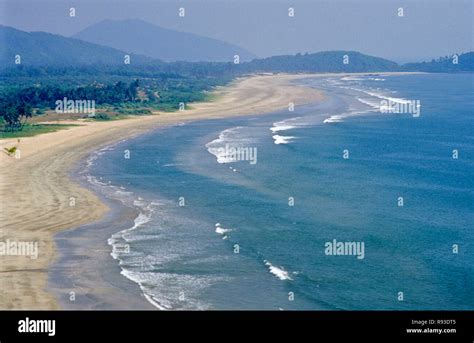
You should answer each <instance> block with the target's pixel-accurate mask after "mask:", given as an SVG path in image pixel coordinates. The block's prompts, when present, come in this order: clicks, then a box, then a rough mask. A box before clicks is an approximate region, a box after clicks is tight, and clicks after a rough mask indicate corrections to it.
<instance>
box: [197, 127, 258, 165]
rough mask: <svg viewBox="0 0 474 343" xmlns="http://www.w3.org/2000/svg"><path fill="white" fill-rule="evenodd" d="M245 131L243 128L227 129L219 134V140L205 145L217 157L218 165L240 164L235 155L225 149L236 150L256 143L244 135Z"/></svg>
mask: <svg viewBox="0 0 474 343" xmlns="http://www.w3.org/2000/svg"><path fill="white" fill-rule="evenodd" d="M244 129H245V128H244V127H242V126H236V127H233V128H230V129H225V130H223V131H221V132H220V133H219V137H218V138H216V139H214V140H212V141H210V142H209V143H207V144H206V145H205V146H206V148H207V151H208V152H209V153H210V154H212V155H214V156H215V157H216V159H217V163H219V164H225V163H234V162H238V160H237V159H236V156H235V154H231V151H229V150H228V149H225V147H226V146H231V147H236V148H237V147H246V146H249V145H250V144H252V143H253V142H254V140H253V139H251V138H248V137H245V133H242V131H243V130H244ZM229 154H230V155H229Z"/></svg>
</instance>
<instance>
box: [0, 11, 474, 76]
mask: <svg viewBox="0 0 474 343" xmlns="http://www.w3.org/2000/svg"><path fill="white" fill-rule="evenodd" d="M118 23H122V24H120V25H119V26H120V27H122V31H121V32H116V31H114V30H116V29H117V27H118V26H117V25H118ZM141 30H142V31H141ZM94 32H96V33H97V36H94ZM140 32H143V33H142V34H140ZM74 37H81V39H77V38H68V37H63V36H60V35H56V34H51V33H46V32H25V31H21V30H17V29H14V28H12V27H7V26H2V25H0V43H1V44H0V45H1V47H2V49H1V50H0V68H2V69H5V68H9V67H15V66H16V65H15V56H16V55H20V56H21V65H22V66H23V67H43V66H52V67H65V66H75V67H78V66H92V65H93V66H100V65H102V66H108V67H114V66H123V65H124V55H127V54H128V55H130V57H131V65H130V68H128V69H129V70H130V72H132V70H134V69H135V70H139V69H140V68H141V70H146V71H147V72H149V70H150V69H151V70H159V71H161V72H171V73H182V74H193V75H197V76H206V75H224V74H225V75H232V74H233V75H238V74H245V73H255V72H388V71H426V72H466V71H471V72H472V71H474V52H468V53H464V54H460V55H459V56H458V63H457V64H454V63H453V59H452V56H451V57H443V58H439V59H438V60H433V61H431V62H423V63H409V64H405V65H398V64H397V63H395V62H392V61H390V60H387V59H383V58H379V57H374V56H369V55H365V54H362V53H360V52H356V51H325V52H318V53H314V54H296V55H284V56H273V57H268V58H262V59H253V60H252V61H247V62H242V60H241V63H240V64H238V65H235V64H233V63H232V62H231V61H232V60H233V56H234V55H235V54H240V56H241V58H243V57H244V56H247V58H251V56H252V55H251V54H250V53H248V52H245V50H242V49H241V48H239V47H235V46H233V45H230V44H227V43H224V42H220V41H217V40H214V39H210V38H204V37H199V36H196V35H192V34H185V33H180V32H176V31H171V30H166V29H162V28H159V27H156V26H154V25H151V24H148V23H145V22H142V21H139V20H127V21H122V22H115V21H103V22H101V23H99V24H96V25H94V26H92V27H90V28H88V29H86V30H84V31H82V32H80V33H79V34H77V35H75V36H74ZM87 37H89V39H94V40H95V41H96V42H99V43H101V42H102V41H105V42H104V43H107V44H108V45H111V46H114V47H110V46H103V45H99V44H95V43H91V42H86V41H84V40H83V39H86V38H87ZM107 37H111V40H110V41H107V39H108V38H107ZM159 37H162V38H159ZM173 37H176V41H174V38H173ZM183 37H184V38H183ZM183 41H186V42H188V43H189V44H183ZM119 47H120V48H121V49H118V48H119ZM165 47H166V48H165ZM206 49H209V51H208V50H206ZM160 54H161V55H160ZM163 54H164V55H163ZM246 54H247V55H246ZM159 55H160V56H161V57H162V59H159V58H157V56H159ZM202 59H210V60H212V61H213V62H199V63H196V62H189V61H196V60H202ZM214 59H215V60H214ZM220 59H222V60H224V61H227V62H219V60H220ZM163 60H165V61H167V60H184V61H186V60H187V61H186V62H172V63H165V62H163ZM244 60H245V59H244Z"/></svg>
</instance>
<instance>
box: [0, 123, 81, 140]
mask: <svg viewBox="0 0 474 343" xmlns="http://www.w3.org/2000/svg"><path fill="white" fill-rule="evenodd" d="M71 126H74V125H72V124H25V126H24V127H23V130H22V131H13V132H11V131H9V132H6V131H0V139H1V138H17V137H30V136H36V135H39V134H42V133H47V132H54V131H58V130H63V129H67V128H69V127H71Z"/></svg>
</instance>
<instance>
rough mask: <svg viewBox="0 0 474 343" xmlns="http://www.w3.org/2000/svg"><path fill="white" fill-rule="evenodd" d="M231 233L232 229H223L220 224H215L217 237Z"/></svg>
mask: <svg viewBox="0 0 474 343" xmlns="http://www.w3.org/2000/svg"><path fill="white" fill-rule="evenodd" d="M231 231H232V229H226V228H223V227H222V226H221V224H220V223H217V224H216V233H218V234H219V235H224V234H226V233H227V232H231Z"/></svg>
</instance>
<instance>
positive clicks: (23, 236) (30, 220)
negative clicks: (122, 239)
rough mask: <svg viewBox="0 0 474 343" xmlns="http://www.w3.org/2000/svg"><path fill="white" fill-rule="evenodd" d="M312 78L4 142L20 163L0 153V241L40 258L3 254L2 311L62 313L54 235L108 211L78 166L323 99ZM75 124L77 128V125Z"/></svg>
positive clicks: (256, 81)
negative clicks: (160, 134)
mask: <svg viewBox="0 0 474 343" xmlns="http://www.w3.org/2000/svg"><path fill="white" fill-rule="evenodd" d="M305 77H307V75H285V74H282V75H258V76H252V77H247V78H241V79H237V80H236V81H234V82H233V83H232V84H230V85H229V86H226V87H220V88H219V89H217V90H216V91H215V100H214V101H213V102H210V103H199V104H191V109H189V110H186V111H184V112H175V113H156V114H155V115H151V116H143V117H136V118H131V119H125V120H120V121H111V122H83V123H80V124H81V125H80V126H74V127H71V128H69V129H65V130H60V131H57V132H53V133H47V134H42V135H39V136H34V137H26V138H21V139H20V142H19V143H18V141H17V139H4V140H1V141H0V147H1V149H2V151H3V149H4V148H5V147H12V146H17V147H18V149H19V150H20V151H21V155H20V156H21V157H20V158H19V159H15V158H12V157H8V156H7V154H5V153H2V154H0V163H1V165H2V173H1V180H0V194H1V197H2V199H1V208H0V215H1V217H0V222H1V228H0V230H1V231H0V235H1V237H2V240H4V241H5V240H7V239H9V240H11V241H22V242H37V243H38V256H37V258H35V259H33V258H31V257H30V256H2V257H1V258H0V272H1V273H2V278H1V281H0V282H1V288H2V293H1V295H0V308H2V309H42V310H48V309H58V308H59V307H58V302H57V299H56V298H55V297H54V296H53V295H52V294H51V293H49V292H47V290H46V288H47V279H48V267H49V266H50V264H51V263H52V262H53V261H54V260H55V258H56V250H55V243H54V235H55V234H56V233H58V232H60V231H63V230H65V229H69V228H73V227H77V226H80V225H84V224H87V223H91V222H94V221H97V220H99V219H101V218H102V217H103V216H104V215H105V214H106V213H107V212H108V207H107V206H106V205H105V204H104V203H103V202H102V201H100V200H99V198H98V197H97V196H96V195H95V194H94V193H92V192H91V191H89V190H87V189H85V188H84V187H81V185H80V184H78V183H77V182H76V181H74V180H72V179H71V178H70V172H71V170H72V168H73V167H74V165H75V163H77V161H79V160H80V159H81V158H84V157H85V156H87V155H88V154H90V153H91V152H93V151H96V150H98V149H99V148H100V147H102V146H104V145H107V144H110V143H113V142H115V141H119V140H123V139H125V138H129V137H133V136H137V135H140V134H141V133H143V132H147V131H149V130H151V129H153V128H157V127H159V126H163V125H170V124H175V123H181V122H186V121H194V120H202V119H217V118H226V117H231V116H242V115H247V114H249V115H255V114H260V113H267V112H271V111H275V110H278V109H283V108H285V107H288V104H289V103H290V102H293V103H294V104H295V105H296V106H298V105H301V104H306V103H314V102H317V101H320V100H321V99H322V98H323V97H324V95H323V94H322V92H320V91H318V90H315V89H312V88H307V87H303V86H301V85H296V84H293V81H296V80H297V79H302V78H305ZM74 124H79V123H78V122H74Z"/></svg>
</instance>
